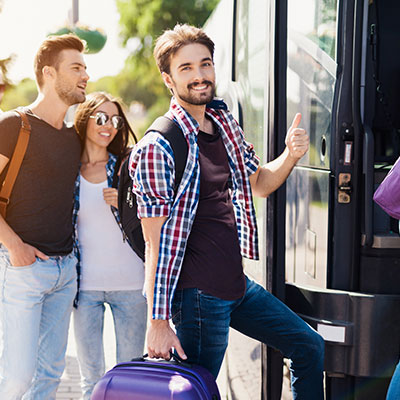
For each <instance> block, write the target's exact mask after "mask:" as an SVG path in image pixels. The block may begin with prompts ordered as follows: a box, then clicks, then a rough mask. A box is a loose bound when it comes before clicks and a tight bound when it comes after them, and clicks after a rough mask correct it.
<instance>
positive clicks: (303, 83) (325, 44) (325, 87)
mask: <svg viewBox="0 0 400 400" xmlns="http://www.w3.org/2000/svg"><path fill="white" fill-rule="evenodd" d="M304 8H307V10H310V12H307V13H304V12H302V10H303V9H304ZM299 15H301V18H299ZM336 31H337V0H334V1H317V0H307V1H306V2H299V1H297V0H289V1H288V32H287V34H288V44H287V75H286V76H287V112H286V115H287V127H289V126H290V124H291V122H292V119H293V117H294V115H295V114H296V113H297V112H300V113H301V114H302V122H301V126H302V127H303V128H305V129H306V130H307V132H308V134H309V136H310V150H309V152H308V153H307V155H306V156H304V157H303V159H302V160H300V162H299V163H298V166H297V167H296V168H295V170H294V171H293V173H292V174H291V175H290V177H289V179H288V181H287V204H286V279H287V281H288V282H296V283H299V284H308V285H314V286H318V287H326V286H327V268H326V254H327V248H328V205H329V174H330V157H331V126H332V124H331V119H332V105H333V101H334V89H335V81H336V79H335V76H336V61H335V58H336Z"/></svg>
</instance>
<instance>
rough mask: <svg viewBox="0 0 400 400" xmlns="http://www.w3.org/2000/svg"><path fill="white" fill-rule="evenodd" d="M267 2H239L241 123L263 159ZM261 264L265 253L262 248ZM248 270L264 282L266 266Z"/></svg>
mask: <svg viewBox="0 0 400 400" xmlns="http://www.w3.org/2000/svg"><path fill="white" fill-rule="evenodd" d="M266 16H267V2H266V1H264V0H237V2H236V30H235V39H234V41H235V46H234V48H235V56H234V61H233V62H234V63H235V68H234V76H233V78H234V81H235V83H236V90H237V92H238V103H239V104H238V106H239V122H240V123H241V125H242V128H243V130H244V132H245V136H246V139H247V140H248V141H249V142H251V143H253V144H254V147H255V150H256V153H257V154H258V155H259V156H260V158H263V153H264V143H265V134H264V130H265V127H264V112H265V108H264V106H265V79H266V74H265V68H266V60H267V55H266V37H267V24H265V19H266ZM263 204H264V202H263V200H262V199H255V206H256V209H257V220H258V221H257V223H258V226H259V227H260V228H261V229H259V235H260V243H263V242H264V231H263V229H262V227H263V225H264V223H263V219H264V213H263ZM260 247H261V248H260V250H261V254H260V258H261V260H262V259H264V254H263V252H264V249H263V248H262V246H260ZM245 264H246V270H247V272H249V273H250V274H251V275H252V277H253V278H254V279H256V280H257V281H258V282H262V281H263V265H262V263H259V262H254V261H250V260H246V261H245Z"/></svg>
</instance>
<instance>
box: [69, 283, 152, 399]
mask: <svg viewBox="0 0 400 400" xmlns="http://www.w3.org/2000/svg"><path fill="white" fill-rule="evenodd" d="M106 303H107V304H109V306H110V308H111V312H112V315H113V319H114V329H115V338H116V351H117V362H118V363H120V362H125V361H130V360H131V359H132V358H134V357H141V356H142V355H143V348H144V340H145V335H146V310H147V307H146V300H145V298H144V297H143V294H142V291H141V290H118V291H99V290H82V291H80V292H79V305H78V308H77V309H74V312H73V315H74V331H75V341H76V346H77V352H78V361H79V368H80V371H81V377H82V381H81V387H82V392H83V398H84V400H88V399H90V395H91V394H92V391H93V388H94V386H95V384H96V383H97V381H98V380H99V379H100V378H101V377H102V376H103V375H104V372H105V361H104V346H103V327H104V310H105V307H104V304H106Z"/></svg>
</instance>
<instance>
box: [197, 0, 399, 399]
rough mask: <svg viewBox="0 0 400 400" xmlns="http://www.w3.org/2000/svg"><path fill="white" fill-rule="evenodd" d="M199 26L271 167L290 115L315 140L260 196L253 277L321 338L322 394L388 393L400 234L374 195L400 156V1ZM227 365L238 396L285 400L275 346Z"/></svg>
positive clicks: (365, 1) (395, 336)
mask: <svg viewBox="0 0 400 400" xmlns="http://www.w3.org/2000/svg"><path fill="white" fill-rule="evenodd" d="M204 29H205V30H206V32H207V33H208V34H209V36H210V37H211V38H212V39H213V40H214V41H215V45H216V50H215V59H214V61H215V67H216V74H217V95H218V96H220V97H222V98H223V99H224V100H225V101H226V103H227V104H228V106H229V108H230V110H231V111H232V112H233V114H234V116H235V118H236V119H237V120H238V122H239V123H240V125H241V126H242V127H243V129H244V132H245V136H246V138H247V139H248V140H249V141H250V142H252V143H253V144H254V146H255V148H256V151H257V153H258V155H260V156H261V157H262V159H263V161H264V162H266V161H269V160H272V159H274V158H275V157H277V156H278V155H279V154H280V153H281V152H282V150H283V149H284V146H285V144H284V143H285V136H286V132H287V129H288V127H289V126H290V123H291V121H292V119H293V117H294V115H295V113H296V112H300V113H301V114H302V122H301V126H302V127H303V128H305V129H306V130H307V132H308V134H309V136H310V149H309V151H308V153H307V154H306V155H305V156H304V157H303V158H302V159H301V160H300V161H299V163H298V164H297V166H296V167H295V168H294V170H293V171H292V173H291V174H290V176H289V178H288V180H287V182H286V183H285V185H283V186H282V187H281V188H280V189H279V190H277V191H276V192H275V193H274V194H272V195H271V196H269V198H268V199H267V200H260V199H257V200H256V209H257V218H258V225H259V231H260V247H261V259H260V261H257V262H254V261H252V262H247V261H246V262H245V270H246V271H247V273H248V274H249V275H251V276H252V277H254V278H255V279H256V280H257V281H258V282H259V283H261V284H262V285H264V287H266V288H267V289H268V290H269V291H271V292H272V293H273V294H274V295H276V296H277V297H278V298H280V299H281V300H283V301H284V302H285V303H286V304H287V305H288V306H289V307H290V308H291V309H292V310H294V311H295V312H296V313H297V314H298V315H300V316H301V317H302V318H303V319H304V320H305V321H307V322H308V323H309V324H310V325H311V326H312V327H314V328H315V329H316V330H317V331H318V332H319V333H320V334H321V335H322V336H323V337H324V339H325V344H326V345H325V354H326V355H325V373H324V388H325V397H326V399H328V400H330V399H333V400H336V399H356V400H361V399H363V400H365V399H368V400H374V399H377V400H378V399H379V400H381V399H385V394H386V391H387V388H388V385H389V382H390V378H391V376H392V374H393V371H394V368H395V365H396V364H397V362H398V360H399V350H400V236H399V228H398V221H397V220H395V219H393V218H391V217H390V216H389V215H388V214H386V213H385V212H384V211H383V210H382V209H381V208H380V207H379V206H378V205H376V204H375V203H374V201H373V193H374V191H375V190H376V188H377V187H378V186H379V184H380V183H381V182H382V180H383V179H384V177H385V176H386V174H387V173H388V171H389V170H390V168H391V167H392V166H393V164H394V162H395V161H396V159H397V158H398V157H399V155H400V2H399V1H398V0H301V1H299V0H277V1H275V0H221V1H220V3H219V5H218V6H217V7H216V9H215V11H214V12H213V14H212V15H211V16H210V18H209V19H208V21H207V22H206V24H205V27H204ZM235 335H236V333H232V336H235ZM246 346H247V347H246ZM257 346H259V347H257ZM243 349H247V350H246V351H244V350H243ZM233 360H236V362H235V364H236V367H235V366H233V365H232V364H233ZM237 360H239V366H238V361H237ZM225 361H226V365H227V367H226V381H227V383H228V385H229V386H230V388H231V394H232V398H238V399H240V400H241V399H242V398H243V399H245V398H246V399H247V398H251V399H252V400H253V399H257V398H262V399H272V400H275V399H280V398H291V397H290V393H289V395H287V394H285V390H286V389H287V386H288V385H287V382H286V384H285V381H286V378H287V376H288V374H287V370H286V367H285V361H284V360H282V357H281V355H280V354H279V353H278V352H276V351H275V350H274V349H270V348H267V347H265V346H263V345H258V344H254V343H252V344H247V339H246V338H244V337H238V338H237V340H236V342H235V341H234V340H232V341H231V344H230V345H229V348H228V352H227V359H226V360H225ZM241 367H242V368H243V369H244V370H242V371H240V368H241ZM285 371H286V372H285ZM249 376H252V378H251V379H248V378H246V377H249ZM238 381H242V389H243V388H244V389H243V390H244V391H243V392H242V394H236V395H235V392H237V390H239V392H240V385H239V384H238ZM282 387H283V388H285V387H286V389H284V390H282ZM243 393H247V394H243ZM285 396H288V397H285Z"/></svg>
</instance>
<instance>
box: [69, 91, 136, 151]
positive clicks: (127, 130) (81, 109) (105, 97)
mask: <svg viewBox="0 0 400 400" xmlns="http://www.w3.org/2000/svg"><path fill="white" fill-rule="evenodd" d="M108 101H110V102H111V103H113V104H115V105H116V107H117V109H118V115H119V116H121V117H122V119H123V120H124V124H123V126H122V128H120V129H118V132H117V134H116V135H115V137H114V139H113V141H112V142H111V143H110V144H109V145H108V147H107V150H108V151H109V152H110V153H112V154H114V155H116V156H119V157H122V158H123V157H125V156H126V155H127V153H128V152H129V142H130V139H131V138H132V139H133V140H134V142H135V143H137V138H136V135H135V133H134V132H133V130H132V128H131V127H130V125H129V122H128V120H127V119H126V116H125V114H124V111H123V110H122V106H121V103H120V101H119V100H118V99H116V98H115V97H113V96H111V95H110V94H108V93H105V92H94V93H90V94H89V95H87V96H86V100H85V101H84V102H83V103H81V104H79V105H78V107H77V109H76V112H75V118H74V125H75V129H76V131H77V133H78V135H79V137H80V139H81V144H82V151H83V148H84V146H85V140H86V130H87V125H88V121H89V117H90V116H91V115H93V113H94V111H95V110H96V109H97V108H98V107H99V106H100V105H101V104H103V103H106V102H108Z"/></svg>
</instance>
